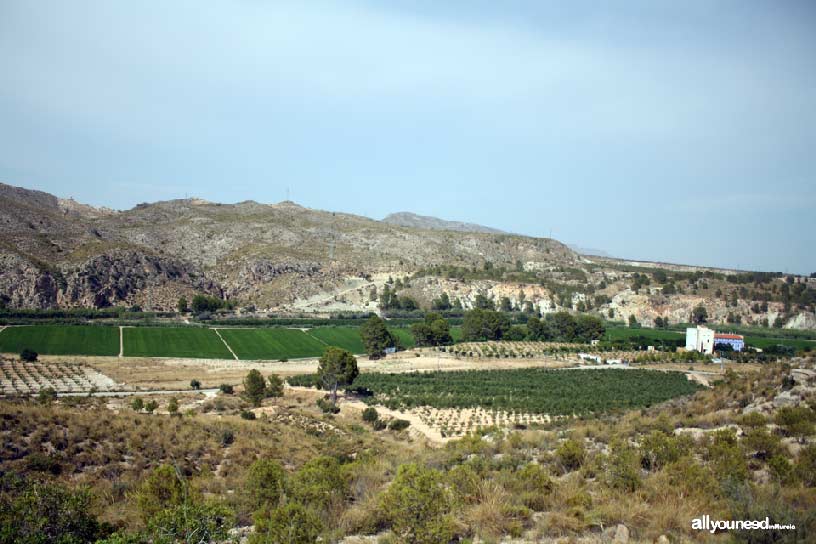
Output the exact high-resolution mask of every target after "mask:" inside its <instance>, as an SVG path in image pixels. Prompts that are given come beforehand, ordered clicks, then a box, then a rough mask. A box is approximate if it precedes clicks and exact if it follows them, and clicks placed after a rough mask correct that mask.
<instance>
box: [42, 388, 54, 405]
mask: <svg viewBox="0 0 816 544" xmlns="http://www.w3.org/2000/svg"><path fill="white" fill-rule="evenodd" d="M55 400H57V392H56V391H55V390H54V388H53V387H45V388H43V389H40V392H39V393H37V402H39V403H40V404H51V403H52V402H54V401H55Z"/></svg>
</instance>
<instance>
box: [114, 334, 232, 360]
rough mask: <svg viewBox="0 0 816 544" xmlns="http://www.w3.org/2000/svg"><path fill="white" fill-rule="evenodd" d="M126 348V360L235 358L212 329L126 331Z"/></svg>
mask: <svg viewBox="0 0 816 544" xmlns="http://www.w3.org/2000/svg"><path fill="white" fill-rule="evenodd" d="M124 348H125V349H124V355H125V357H190V358H201V359H233V356H232V354H231V353H230V352H229V350H228V349H227V347H226V346H225V345H224V343H223V342H222V341H221V339H220V338H218V335H217V334H216V333H215V331H214V330H212V329H193V328H187V329H184V328H180V327H178V328H171V327H133V328H126V329H124ZM117 351H118V348H117ZM114 355H115V354H114Z"/></svg>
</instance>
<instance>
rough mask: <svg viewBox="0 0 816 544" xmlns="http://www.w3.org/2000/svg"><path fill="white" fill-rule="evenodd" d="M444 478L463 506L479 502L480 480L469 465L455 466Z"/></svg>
mask: <svg viewBox="0 0 816 544" xmlns="http://www.w3.org/2000/svg"><path fill="white" fill-rule="evenodd" d="M446 476H447V480H448V482H450V486H451V489H453V491H454V493H455V495H456V498H457V499H458V500H459V501H461V502H463V503H465V504H476V503H477V502H478V501H479V485H480V483H481V481H482V479H481V477H479V474H478V473H477V472H476V471H475V470H473V467H471V466H470V465H469V464H467V465H456V466H454V467H453V468H452V469H450V470H449V471H448V472H447V474H446Z"/></svg>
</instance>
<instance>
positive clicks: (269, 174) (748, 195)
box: [0, 0, 816, 273]
mask: <svg viewBox="0 0 816 544" xmlns="http://www.w3.org/2000/svg"><path fill="white" fill-rule="evenodd" d="M0 181H3V182H6V183H10V184H13V185H21V186H24V187H28V188H36V189H41V190H45V191H48V192H51V193H55V194H57V195H59V196H63V197H68V196H73V197H74V198H76V199H77V200H80V201H84V202H88V203H91V204H95V205H105V206H110V207H114V208H130V207H132V206H133V205H135V204H137V203H139V202H143V201H155V200H163V199H170V198H179V197H184V196H185V195H190V196H197V197H201V198H206V199H209V200H214V201H220V202H237V201H241V200H246V199H252V200H257V201H259V202H277V201H280V200H283V199H284V198H285V196H286V188H287V187H289V188H291V196H292V199H293V200H295V201H297V202H299V203H301V204H303V205H306V206H309V207H313V208H321V209H329V210H338V211H346V212H352V213H358V214H363V215H367V216H370V217H374V218H382V217H383V216H385V215H386V214H387V213H390V212H395V211H401V210H408V211H413V212H416V213H421V214H427V215H435V216H439V217H443V218H447V219H456V220H464V221H472V222H478V223H483V224H487V225H491V226H495V227H498V228H501V229H504V230H508V231H513V232H519V233H524V234H530V235H534V236H547V235H549V233H550V231H552V233H553V236H554V237H555V238H557V239H559V240H562V241H566V242H571V243H578V244H580V245H582V246H585V247H594V248H600V249H603V250H605V251H607V252H609V253H611V254H614V255H617V256H623V257H631V258H642V259H653V260H665V261H673V262H683V263H689V264H702V265H718V266H731V267H736V266H740V267H742V268H747V269H763V270H781V271H790V272H801V273H809V272H812V271H814V270H816V251H814V248H816V218H815V217H816V216H815V212H816V2H808V1H804V2H786V1H774V2H766V1H763V2H752V1H747V0H735V1H729V2H720V1H716V0H701V1H687V2H676V1H671V2H668V1H667V2H661V1H654V0H647V1H643V2H635V1H631V2H559V3H555V2H541V1H530V2H495V1H487V0H485V1H473V0H470V1H463V2H456V1H448V2H438V1H435V0H434V1H411V2H408V1H405V2H399V1H395V2H380V1H376V2H375V1H371V2H366V1H359V2H317V1H310V2H299V1H295V2H262V1H254V0H243V1H216V0H213V1H207V2H197V1H196V2H194V1H187V2H184V1H179V2H158V1H157V2H123V1H98V2H82V1H72V2H63V1H54V2H47V1H37V2H32V1H29V0H19V1H18V0H5V1H3V2H1V3H0Z"/></svg>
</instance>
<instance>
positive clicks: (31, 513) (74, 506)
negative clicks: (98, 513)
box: [0, 481, 103, 544]
mask: <svg viewBox="0 0 816 544" xmlns="http://www.w3.org/2000/svg"><path fill="white" fill-rule="evenodd" d="M91 510H92V508H91V494H90V492H89V491H87V490H85V489H82V488H80V489H76V490H70V489H67V488H65V487H63V486H61V485H57V484H51V483H39V482H25V481H24V482H21V484H20V488H19V489H16V490H15V493H13V495H12V496H5V497H3V500H2V501H0V542H3V543H9V544H11V543H15V544H16V543H20V544H29V543H30V544H46V543H48V544H51V543H53V544H84V543H92V542H95V541H96V540H97V539H98V538H100V537H102V536H103V534H102V527H101V525H100V524H99V522H98V521H97V520H96V518H94V516H93V515H92V514H91Z"/></svg>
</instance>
